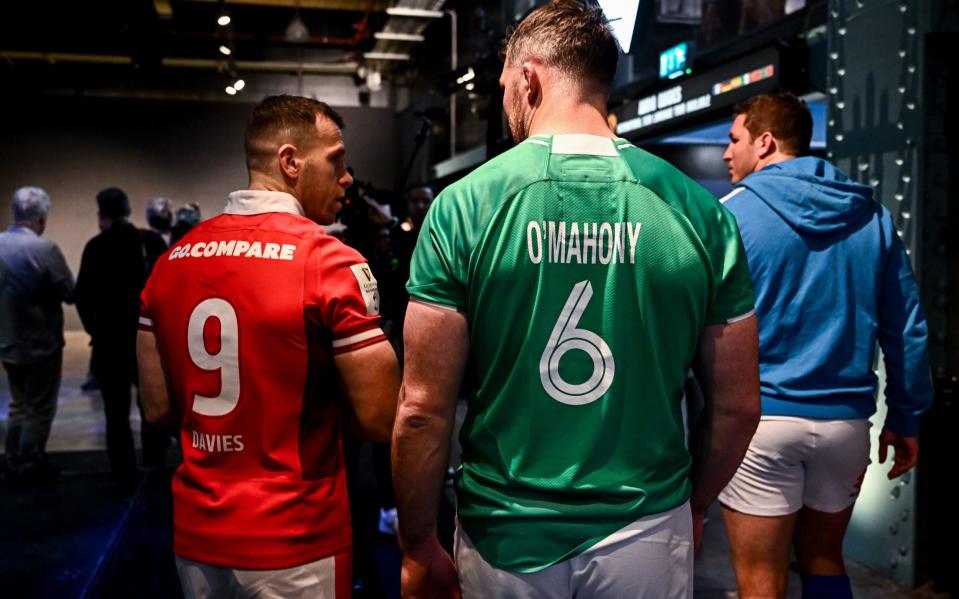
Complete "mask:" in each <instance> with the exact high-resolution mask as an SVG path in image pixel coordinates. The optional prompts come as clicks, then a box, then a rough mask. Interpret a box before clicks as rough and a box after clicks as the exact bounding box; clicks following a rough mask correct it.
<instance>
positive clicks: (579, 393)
mask: <svg viewBox="0 0 959 599" xmlns="http://www.w3.org/2000/svg"><path fill="white" fill-rule="evenodd" d="M592 297H593V286H592V284H590V282H589V281H580V282H579V283H576V285H574V286H573V291H572V292H570V294H569V298H568V299H567V300H566V304H565V305H564V306H563V310H562V312H560V315H559V319H557V320H556V324H555V325H554V326H553V332H552V333H551V334H550V336H549V342H548V343H547V344H546V349H545V350H543V355H542V357H540V359H539V378H540V381H541V382H542V383H543V389H545V390H546V393H548V394H549V396H550V397H552V398H553V399H555V400H556V401H558V402H560V403H564V404H568V405H571V406H581V405H584V404H588V403H591V402H594V401H596V400H597V399H599V398H600V397H602V396H603V394H604V393H606V392H607V391H608V390H609V387H610V385H612V384H613V375H614V374H615V372H616V364H615V362H614V360H613V353H612V351H611V350H610V349H609V345H607V344H606V342H605V341H603V338H602V337H600V336H599V335H597V334H596V333H594V332H592V331H587V330H586V329H579V328H576V325H578V324H579V319H580V317H581V316H582V315H583V311H585V310H586V306H587V305H588V304H589V300H590V299H591V298H592ZM574 349H578V350H580V351H583V352H585V353H586V355H587V356H589V357H590V359H591V360H592V361H593V371H592V374H591V375H590V376H589V378H588V379H587V380H586V382H584V383H579V384H576V385H574V384H571V383H568V382H567V381H565V380H563V377H562V376H561V375H560V373H559V362H560V360H561V359H562V358H563V356H564V355H565V354H566V352H569V351H572V350H574Z"/></svg>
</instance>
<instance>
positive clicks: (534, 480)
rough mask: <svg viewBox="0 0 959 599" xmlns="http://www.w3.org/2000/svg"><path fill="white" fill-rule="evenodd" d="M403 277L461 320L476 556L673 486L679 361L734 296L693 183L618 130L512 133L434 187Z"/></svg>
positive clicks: (737, 308)
mask: <svg viewBox="0 0 959 599" xmlns="http://www.w3.org/2000/svg"><path fill="white" fill-rule="evenodd" d="M407 288H408V290H409V293H410V295H411V296H412V297H413V298H415V299H418V300H421V301H425V302H429V303H435V304H443V305H445V306H448V307H454V308H456V309H457V310H459V311H461V312H463V313H465V314H466V317H467V319H468V323H469V333H470V357H471V364H472V367H473V368H474V369H475V373H474V374H475V377H476V379H477V381H478V386H477V388H476V390H475V392H474V394H473V396H472V397H471V398H470V400H469V409H468V412H467V417H466V421H465V422H464V424H463V429H462V431H461V434H460V441H461V444H462V448H463V451H462V468H461V471H460V472H459V476H458V480H457V497H458V516H459V521H460V524H461V525H462V526H463V527H464V529H465V531H466V533H467V534H468V535H469V537H470V539H471V540H472V541H473V543H474V544H475V545H476V547H477V548H478V549H479V551H480V553H481V555H482V556H483V557H484V558H485V559H486V560H487V561H488V562H489V563H490V564H492V565H493V566H495V567H497V568H502V569H507V570H512V571H518V572H535V571H537V570H541V569H543V568H545V567H547V566H550V565H552V564H554V563H556V562H559V561H561V560H563V559H566V558H568V557H571V556H573V555H576V554H577V553H580V552H582V551H584V550H585V549H588V548H589V547H590V546H592V545H594V544H595V543H597V542H599V541H600V540H602V539H603V538H605V537H606V536H608V535H609V534H610V533H612V532H614V531H616V530H618V529H620V528H622V527H623V526H626V525H627V524H629V523H631V522H633V521H634V520H636V519H638V518H640V517H643V516H648V515H652V514H657V513H660V512H664V511H666V510H669V509H672V508H674V507H677V506H679V505H681V504H683V503H684V502H686V501H687V500H688V499H689V495H690V482H689V480H688V476H689V469H690V455H689V453H688V451H687V450H686V447H685V445H684V433H683V423H682V415H681V411H680V401H681V398H682V395H683V381H684V378H685V372H686V370H687V368H688V367H689V366H690V364H691V362H692V360H693V356H694V353H695V350H696V345H697V341H698V338H699V334H700V332H701V331H702V329H703V327H704V326H705V325H710V324H721V323H726V322H730V321H732V320H735V319H737V318H739V317H743V316H745V315H747V314H749V313H751V311H752V309H753V289H752V282H751V280H750V277H749V271H748V268H747V265H746V258H745V253H744V251H743V247H742V241H741V240H740V238H739V232H738V229H737V227H736V222H735V220H734V218H733V216H732V215H731V214H730V213H729V212H728V211H727V210H726V209H725V208H723V206H722V205H721V204H720V203H719V202H718V201H717V200H716V199H715V198H714V197H713V196H712V195H711V194H710V193H709V192H708V191H706V190H705V189H704V188H702V187H701V186H699V185H698V184H696V183H695V182H694V181H692V180H691V179H689V178H688V177H686V176H685V175H683V174H682V173H680V172H679V171H678V170H676V169H675V168H673V167H672V166H670V165H669V164H667V163H665V162H664V161H662V160H660V159H658V158H656V157H654V156H652V155H650V154H648V153H647V152H644V151H642V150H640V149H638V148H636V147H635V146H633V145H632V144H630V143H629V142H627V141H625V140H622V139H610V138H604V137H595V136H589V135H556V136H552V137H531V138H529V139H528V140H526V141H525V142H523V143H522V144H519V145H518V146H517V147H515V148H513V149H512V150H510V151H508V152H506V153H504V154H502V155H500V156H498V157H496V158H494V159H493V160H490V161H489V162H487V163H486V164H484V165H483V166H481V167H480V168H478V169H477V170H476V171H474V172H473V173H471V174H470V175H469V176H467V177H465V178H463V179H462V180H460V181H458V182H457V183H455V184H453V185H451V186H449V187H448V188H447V189H446V190H444V191H443V193H441V194H440V195H439V196H438V197H437V199H436V201H435V202H434V203H433V205H432V207H431V208H430V211H429V214H428V215H427V218H426V222H425V224H424V226H423V230H422V232H421V234H420V236H419V239H418V242H417V245H416V250H415V251H414V254H413V261H412V265H411V271H410V280H409V283H408V285H407Z"/></svg>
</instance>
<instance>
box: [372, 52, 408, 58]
mask: <svg viewBox="0 0 959 599" xmlns="http://www.w3.org/2000/svg"><path fill="white" fill-rule="evenodd" d="M363 58H365V59H367V60H409V59H410V55H409V54H399V53H397V52H367V53H365V54H363Z"/></svg>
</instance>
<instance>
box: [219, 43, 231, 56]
mask: <svg viewBox="0 0 959 599" xmlns="http://www.w3.org/2000/svg"><path fill="white" fill-rule="evenodd" d="M220 54H222V55H223V56H229V55H230V54H233V50H230V48H229V46H224V45H222V44H221V45H220Z"/></svg>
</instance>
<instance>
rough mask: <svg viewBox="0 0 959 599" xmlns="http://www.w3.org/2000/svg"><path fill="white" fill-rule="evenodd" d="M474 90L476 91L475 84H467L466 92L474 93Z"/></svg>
mask: <svg viewBox="0 0 959 599" xmlns="http://www.w3.org/2000/svg"><path fill="white" fill-rule="evenodd" d="M474 89H476V84H475V83H467V84H466V91H468V92H471V91H473V90H474Z"/></svg>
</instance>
